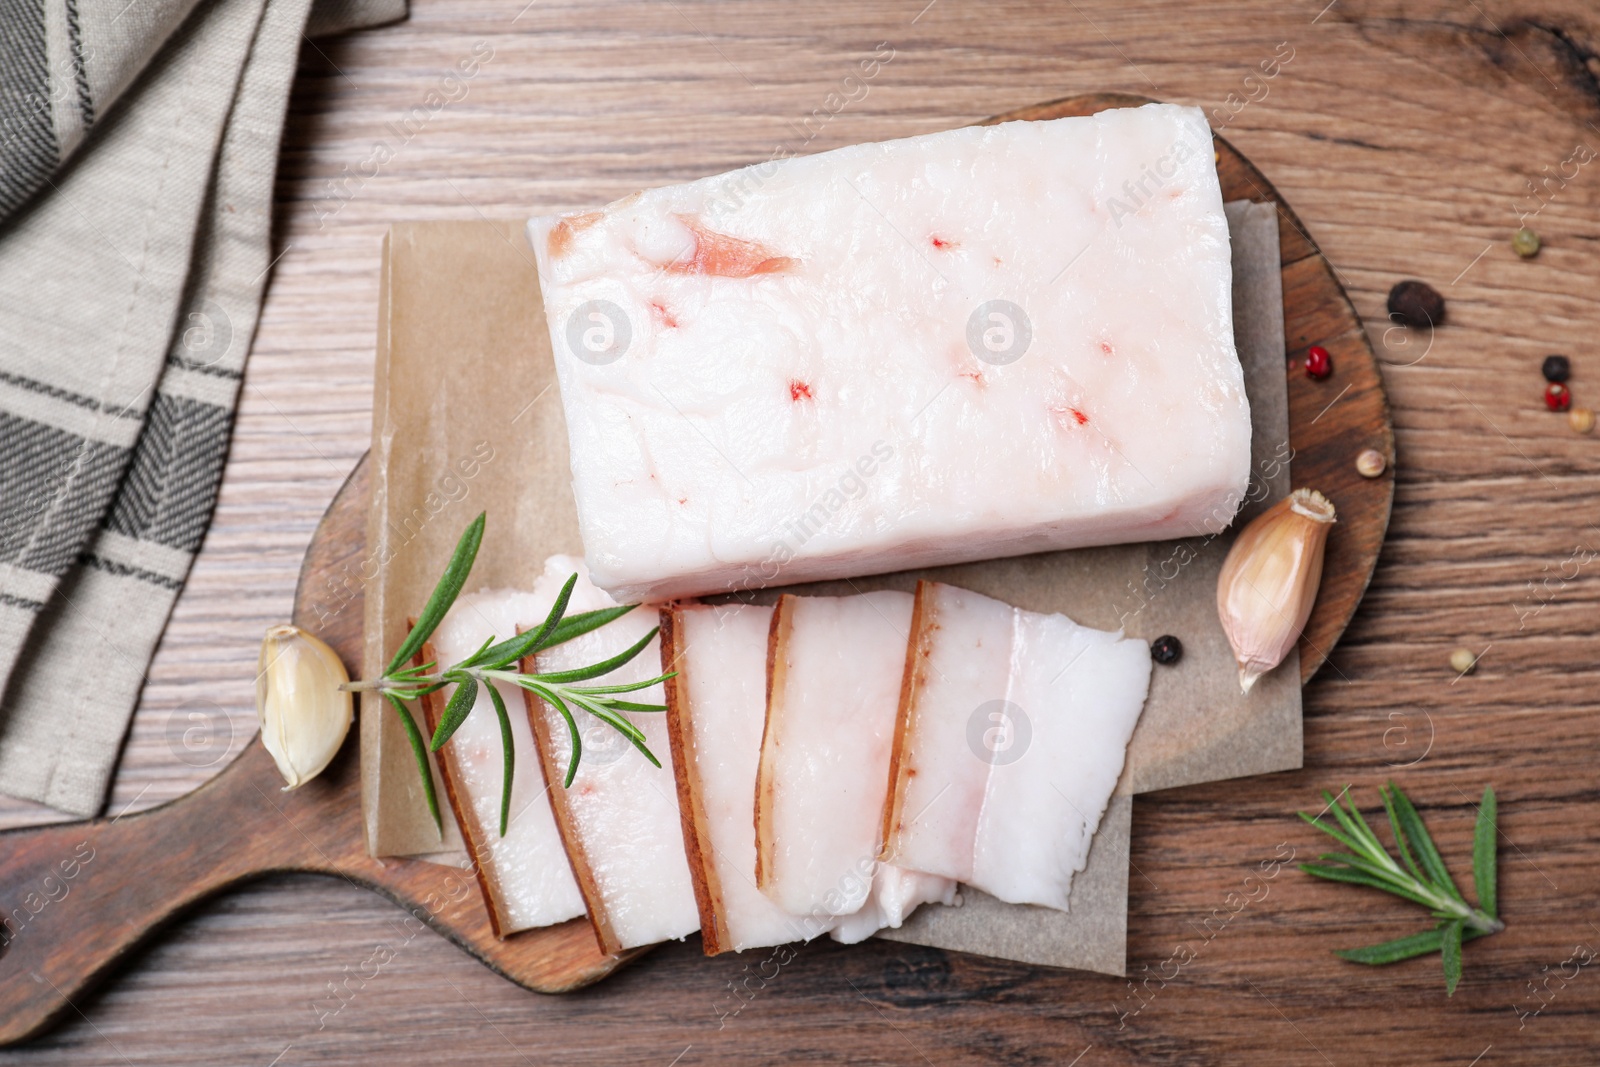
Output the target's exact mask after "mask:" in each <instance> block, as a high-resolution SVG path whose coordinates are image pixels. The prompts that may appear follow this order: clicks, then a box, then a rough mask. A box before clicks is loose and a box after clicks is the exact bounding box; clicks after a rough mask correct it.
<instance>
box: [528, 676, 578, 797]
mask: <svg viewBox="0 0 1600 1067" xmlns="http://www.w3.org/2000/svg"><path fill="white" fill-rule="evenodd" d="M523 688H525V689H530V690H532V691H533V692H535V693H538V694H539V695H540V696H542V697H544V699H545V700H547V701H549V703H550V706H551V707H553V708H555V709H556V711H558V712H560V713H561V717H562V718H563V719H565V720H566V723H567V736H568V737H569V738H571V739H572V756H571V757H570V758H569V759H568V760H567V777H566V779H565V780H564V781H563V782H562V783H561V787H562V788H563V789H567V788H570V787H571V786H572V780H573V779H574V778H576V777H577V776H578V761H579V760H580V759H582V758H583V736H582V735H581V734H580V733H579V732H578V724H577V723H576V722H574V721H573V719H572V712H571V711H569V710H568V709H567V705H566V702H565V701H563V700H562V699H561V697H560V696H558V695H557V694H556V691H555V690H553V689H549V688H546V687H545V686H541V685H525V686H524V687H523Z"/></svg>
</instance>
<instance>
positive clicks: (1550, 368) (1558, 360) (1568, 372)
mask: <svg viewBox="0 0 1600 1067" xmlns="http://www.w3.org/2000/svg"><path fill="white" fill-rule="evenodd" d="M1539 369H1540V370H1542V371H1543V372H1544V380H1545V381H1547V382H1564V381H1566V380H1567V379H1568V378H1569V377H1571V376H1572V364H1571V363H1570V362H1569V361H1568V360H1567V357H1566V356H1545V357H1544V366H1542V367H1540V368H1539Z"/></svg>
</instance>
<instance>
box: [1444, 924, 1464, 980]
mask: <svg viewBox="0 0 1600 1067" xmlns="http://www.w3.org/2000/svg"><path fill="white" fill-rule="evenodd" d="M1439 932H1440V934H1442V935H1443V936H1442V938H1441V942H1440V954H1441V955H1442V956H1443V958H1444V995H1445V996H1447V997H1453V996H1455V995H1456V983H1457V982H1459V981H1461V920H1460V919H1457V920H1456V921H1454V922H1449V923H1445V924H1444V927H1443V928H1442V929H1441V930H1440V931H1439Z"/></svg>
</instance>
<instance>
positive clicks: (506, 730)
mask: <svg viewBox="0 0 1600 1067" xmlns="http://www.w3.org/2000/svg"><path fill="white" fill-rule="evenodd" d="M487 685H488V688H489V699H490V701H492V702H493V703H494V714H495V717H496V718H497V719H499V720H500V748H501V750H502V752H503V753H504V755H503V757H502V759H501V763H500V836H501V837H504V836H506V823H507V822H509V821H510V819H511V781H512V774H513V772H514V771H515V770H516V769H517V752H516V747H515V746H514V745H513V744H512V741H511V717H510V716H509V715H507V714H506V702H505V701H504V700H502V699H501V698H500V690H498V689H496V688H495V687H494V683H493V682H489V683H487Z"/></svg>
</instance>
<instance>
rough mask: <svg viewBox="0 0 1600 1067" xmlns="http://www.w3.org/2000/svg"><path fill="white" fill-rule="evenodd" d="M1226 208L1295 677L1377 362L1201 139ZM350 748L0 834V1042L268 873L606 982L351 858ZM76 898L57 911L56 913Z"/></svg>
mask: <svg viewBox="0 0 1600 1067" xmlns="http://www.w3.org/2000/svg"><path fill="white" fill-rule="evenodd" d="M1146 102H1148V101H1147V100H1145V99H1144V98H1142V97H1135V96H1129V95H1126V94H1118V93H1107V94H1091V95H1086V96H1077V97H1071V98H1068V99H1065V100H1058V101H1054V102H1052V103H1048V104H1040V105H1038V106H1036V107H1031V108H1026V109H1023V110H1021V111H1016V112H1012V113H1010V114H1006V115H1001V116H998V117H996V118H994V119H991V120H989V121H990V122H1004V121H1010V120H1013V119H1051V118H1061V117H1065V116H1069V115H1086V114H1093V113H1094V112H1096V111H1101V110H1104V109H1106V108H1110V107H1125V106H1129V105H1137V104H1141V103H1146ZM1216 147H1217V152H1218V160H1217V169H1218V172H1219V174H1220V176H1221V180H1222V192H1223V198H1224V199H1225V200H1240V199H1248V200H1255V201H1263V202H1265V201H1271V202H1275V203H1276V204H1277V207H1278V216H1279V228H1280V232H1281V240H1280V250H1281V259H1282V269H1283V294H1284V295H1283V299H1284V320H1285V335H1286V347H1287V349H1288V353H1287V354H1288V359H1287V361H1286V363H1285V370H1286V373H1287V375H1288V391H1289V428H1290V444H1291V445H1292V446H1293V448H1294V462H1293V468H1292V471H1293V481H1294V484H1295V485H1297V486H1299V485H1308V486H1315V487H1317V488H1319V489H1321V490H1323V491H1324V492H1326V493H1328V495H1329V496H1331V497H1332V498H1333V499H1334V500H1336V501H1337V502H1338V506H1339V518H1340V521H1339V524H1338V526H1337V527H1336V528H1335V531H1334V533H1333V535H1332V536H1331V538H1330V540H1329V543H1328V553H1327V561H1326V565H1325V571H1324V577H1323V583H1322V589H1321V593H1320V594H1319V596H1318V598H1317V604H1316V607H1315V610H1314V611H1313V613H1312V616H1311V620H1310V622H1309V623H1308V625H1307V628H1306V632H1305V635H1304V637H1303V638H1302V640H1301V644H1300V664H1301V676H1302V680H1305V679H1309V678H1310V677H1311V676H1312V675H1313V674H1315V673H1316V671H1317V669H1318V668H1319V667H1321V666H1322V664H1323V663H1324V662H1325V661H1326V659H1327V655H1328V653H1329V652H1330V651H1331V650H1332V648H1333V646H1334V645H1335V644H1336V643H1337V641H1338V640H1339V637H1340V635H1341V634H1342V633H1343V632H1344V629H1345V626H1346V624H1347V623H1348V622H1349V621H1350V618H1351V616H1352V615H1353V614H1354V613H1355V610H1356V607H1357V605H1358V604H1359V603H1360V601H1361V597H1362V595H1363V594H1364V593H1365V591H1366V588H1367V583H1368V581H1369V580H1370V579H1371V577H1372V572H1373V568H1374V567H1375V566H1376V564H1377V560H1378V553H1379V551H1380V549H1381V547H1382V545H1383V539H1384V534H1385V532H1386V531H1387V529H1388V525H1389V512H1390V507H1391V504H1392V502H1393V496H1394V478H1393V472H1392V464H1393V458H1394V432H1393V426H1392V424H1391V422H1390V417H1389V405H1388V400H1387V398H1386V397H1385V395H1384V391H1383V384H1382V379H1381V376H1380V374H1379V371H1378V363H1377V359H1376V357H1375V355H1374V353H1373V351H1372V348H1371V345H1370V344H1369V342H1368V340H1367V336H1366V332H1365V330H1364V329H1363V328H1362V324H1361V321H1360V320H1359V318H1358V317H1357V316H1356V313H1355V309H1354V308H1353V307H1352V306H1351V303H1350V300H1349V298H1348V297H1347V296H1346V295H1345V292H1344V290H1343V289H1342V288H1341V287H1340V285H1339V283H1338V280H1337V278H1336V277H1335V276H1334V273H1333V270H1332V268H1331V267H1330V266H1329V265H1328V263H1327V261H1326V260H1325V259H1324V258H1323V257H1322V255H1321V253H1320V252H1319V251H1318V250H1317V246H1316V244H1315V243H1314V242H1313V241H1312V240H1311V238H1310V236H1309V235H1308V234H1307V233H1306V231H1305V227H1304V226H1303V225H1301V223H1300V221H1299V219H1298V218H1296V217H1295V214H1294V212H1293V211H1292V210H1290V208H1289V207H1288V205H1286V204H1285V203H1284V202H1283V200H1282V198H1281V197H1280V196H1278V194H1277V192H1276V190H1274V189H1273V187H1272V185H1271V183H1270V182H1268V181H1267V180H1266V178H1264V177H1263V176H1262V175H1261V173H1260V172H1259V171H1257V170H1256V169H1255V167H1253V166H1252V165H1251V164H1250V163H1249V161H1247V160H1246V159H1245V158H1244V157H1243V156H1241V155H1240V154H1239V153H1238V152H1237V151H1236V150H1235V149H1234V148H1233V147H1232V146H1231V145H1229V144H1228V143H1227V142H1226V141H1225V140H1223V139H1222V138H1220V137H1218V138H1217V139H1216ZM1312 344H1320V345H1322V346H1323V347H1325V348H1327V349H1328V351H1329V353H1330V354H1331V356H1332V362H1333V373H1332V375H1331V376H1330V377H1328V378H1326V379H1324V380H1322V381H1313V380H1311V379H1309V378H1308V377H1307V376H1306V375H1305V374H1304V373H1303V372H1302V371H1301V370H1300V366H1301V361H1302V360H1303V359H1304V356H1305V349H1306V348H1307V347H1309V346H1310V345H1312ZM1366 448H1374V449H1377V450H1378V451H1379V452H1380V453H1382V454H1383V455H1384V456H1385V457H1386V458H1387V459H1388V460H1389V461H1390V465H1391V469H1390V470H1388V471H1386V472H1385V473H1384V475H1383V476H1381V477H1379V478H1376V479H1371V480H1368V479H1365V478H1362V477H1361V476H1360V475H1359V474H1357V473H1356V470H1355V466H1354V461H1355V457H1356V455H1357V453H1359V452H1360V451H1361V450H1363V449H1366ZM367 472H368V467H367V463H366V461H365V460H363V461H362V462H361V463H360V464H359V465H358V466H357V467H356V469H355V471H354V472H353V473H352V474H351V475H350V477H349V479H348V480H347V481H346V482H345V484H344V486H343V487H342V488H341V489H340V491H339V493H338V495H337V496H336V497H335V498H334V501H333V503H332V504H331V505H329V507H328V511H327V514H326V515H325V516H324V517H323V520H322V522H321V524H320V525H319V526H318V528H317V531H316V534H315V536H314V537H313V538H312V542H311V545H310V547H309V548H308V550H307V552H306V557H305V561H304V563H303V564H302V567H301V572H300V583H299V588H298V590H297V593H296V598H295V603H296V619H295V621H296V622H297V623H299V624H300V625H302V626H305V627H306V628H308V629H315V627H314V626H313V617H312V615H311V613H310V611H309V604H308V598H307V596H306V595H305V594H306V592H307V590H309V589H313V588H321V587H323V586H324V585H325V583H326V581H327V580H328V579H329V578H330V577H334V576H337V575H338V574H340V573H342V568H343V567H344V565H345V564H346V563H349V562H352V561H355V560H358V559H359V558H361V557H362V555H363V552H364V548H365V541H366V513H367V498H368V485H367ZM361 618H362V611H361V607H360V604H359V603H354V604H351V605H348V606H347V609H346V610H344V611H342V612H339V613H338V614H337V615H335V616H334V617H333V618H332V620H331V622H330V623H329V624H328V625H327V626H325V627H322V628H320V629H319V630H318V631H317V632H319V634H320V636H321V637H322V638H323V639H324V640H326V641H327V642H328V643H329V644H331V645H332V646H333V647H334V648H335V649H336V650H338V652H339V654H340V655H341V656H342V657H343V658H344V661H345V663H346V664H347V665H349V666H350V667H351V668H352V672H353V671H354V669H355V667H356V666H357V665H358V664H359V663H360V661H361V633H360V620H361ZM359 777H360V776H359V773H358V759H357V752H356V746H355V744H354V743H353V742H352V743H349V744H347V745H346V746H345V750H344V751H343V752H342V753H341V754H340V756H339V757H338V759H336V760H335V761H334V763H333V764H332V765H331V766H330V767H329V768H328V770H327V771H326V772H325V773H324V774H323V775H322V776H321V777H320V778H318V779H316V780H315V781H313V782H311V783H310V784H308V785H306V786H304V787H302V788H301V789H298V790H296V791H294V792H290V793H285V792H282V790H281V785H282V782H281V779H280V778H279V777H278V773H277V770H276V768H275V767H274V765H273V763H272V760H271V758H270V757H269V756H268V755H267V753H266V751H265V750H264V749H263V748H262V747H261V744H260V742H259V739H257V740H255V741H252V742H251V743H250V744H249V745H248V746H247V747H246V748H245V749H244V751H243V752H241V753H240V755H239V756H238V758H237V759H236V760H235V761H234V762H233V763H232V764H230V765H229V766H228V767H227V768H226V769H224V770H223V771H222V772H221V773H220V774H219V775H217V777H216V778H214V779H212V780H211V781H209V782H207V783H206V784H205V785H203V786H201V787H200V788H199V789H197V790H195V791H194V792H193V793H190V794H188V795H187V796H184V797H181V798H179V799H178V800H175V801H173V802H171V803H169V804H164V805H162V806H160V807H157V808H152V809H150V810H148V811H144V812H140V813H139V814H137V815H129V816H124V817H120V818H117V819H109V820H107V819H95V820H90V821H87V822H78V823H66V824H58V825H54V826H48V827H43V828H35V829H25V830H16V831H11V832H8V833H5V834H0V908H3V913H0V919H3V921H4V923H5V926H6V929H5V933H4V951H3V954H0V1044H3V1043H11V1042H15V1041H19V1040H22V1039H24V1038H27V1037H29V1036H31V1035H33V1034H36V1033H38V1032H40V1031H41V1030H43V1029H45V1028H47V1027H48V1026H50V1025H51V1024H52V1023H53V1022H54V1021H55V1020H57V1019H58V1018H60V1017H61V1016H62V1015H63V1014H65V1013H67V1012H68V1011H69V1010H70V1007H69V998H74V999H75V998H76V997H77V996H78V995H79V994H80V993H81V992H82V991H83V990H84V989H85V988H86V987H88V986H90V985H92V984H93V983H95V982H96V981H98V980H100V979H101V978H103V977H105V976H106V975H107V974H109V973H110V972H111V971H112V970H113V969H114V968H115V966H116V965H117V963H118V962H119V961H120V960H121V959H123V958H124V957H125V956H126V955H127V954H128V952H129V951H130V950H131V949H133V948H134V947H135V946H137V945H138V944H140V943H141V942H143V941H145V940H147V939H148V938H149V937H151V936H152V935H153V934H154V933H155V932H156V931H158V930H159V929H160V928H161V927H162V926H163V925H164V924H166V923H167V922H170V921H172V920H173V919H175V918H177V917H178V916H180V915H181V914H182V913H183V912H184V911H185V910H186V909H187V908H189V907H190V906H191V905H193V904H194V903H196V902H198V901H200V900H203V899H205V898H206V897H209V896H211V895H213V894H215V893H217V892H219V891H221V890H223V889H226V888H228V887H229V886H232V885H235V884H237V883H239V882H242V881H244V880H247V879H250V878H254V877H256V876H259V875H262V874H267V873H272V872H280V871H306V872H314V873H319V874H326V875H330V876H333V877H338V878H343V879H345V880H346V881H348V882H350V883H352V884H354V885H359V886H363V887H366V888H368V889H371V890H374V891H376V892H378V893H382V894H383V895H385V896H387V897H389V898H390V899H391V900H394V901H395V902H396V903H397V904H399V905H401V906H402V907H404V908H405V909H406V910H407V911H409V912H410V913H411V914H412V915H413V916H415V918H416V919H417V920H419V921H422V922H426V923H428V924H429V925H431V926H433V927H434V928H435V929H436V930H438V931H439V932H440V933H442V934H444V935H445V936H447V937H448V938H450V939H451V940H452V941H454V942H455V943H456V944H458V945H460V946H461V947H462V948H464V949H465V950H466V951H468V952H470V953H471V954H472V955H474V956H475V957H477V958H478V959H480V960H482V961H483V963H484V964H486V965H487V966H489V967H491V968H493V969H494V970H496V971H498V972H500V973H501V974H503V975H505V976H506V977H508V978H510V979H511V980H512V981H514V982H517V983H518V984H520V985H523V986H526V987H527V988H529V989H534V990H539V991H541V992H546V993H558V992H564V991H568V990H572V989H577V988H579V987H581V986H584V985H587V984H589V983H591V982H594V981H596V980H598V979H599V978H602V977H604V976H605V975H607V974H609V973H610V972H611V971H612V970H614V969H616V968H617V967H619V966H621V965H622V964H623V963H625V962H627V960H628V959H631V958H632V957H633V956H634V955H637V953H631V954H626V955H624V956H621V957H608V956H604V955H602V954H601V952H600V950H599V946H598V945H597V944H596V942H595V939H594V936H593V934H592V933H591V931H590V930H589V927H588V925H587V923H586V922H583V921H581V920H579V921H574V922H570V923H565V924H563V925H561V926H557V927H552V928H549V929H545V930H537V931H529V932H527V933H524V934H519V935H515V936H513V937H511V938H508V939H506V940H503V941H502V940H498V939H496V938H495V937H494V935H493V932H492V931H491V930H490V928H489V921H488V915H487V912H486V910H485V908H484V905H483V901H482V898H481V896H480V895H479V892H478V887H477V884H476V882H475V880H474V878H473V876H472V874H471V872H469V871H460V870H454V869H451V868H447V867H441V866H438V865H435V864H428V863H422V862H418V861H413V860H395V859H386V860H384V861H382V862H380V861H378V860H375V859H373V858H371V857H370V856H368V855H367V854H366V849H365V847H364V844H363V830H362V821H361V804H360V796H359V790H360V785H359ZM68 897H74V898H76V900H75V903H74V904H73V906H72V907H71V908H70V909H68V908H65V907H62V906H60V905H61V902H62V901H64V900H65V899H67V898H68Z"/></svg>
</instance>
